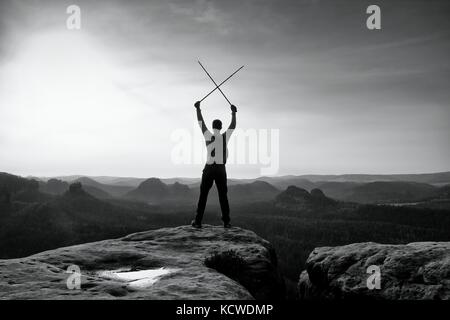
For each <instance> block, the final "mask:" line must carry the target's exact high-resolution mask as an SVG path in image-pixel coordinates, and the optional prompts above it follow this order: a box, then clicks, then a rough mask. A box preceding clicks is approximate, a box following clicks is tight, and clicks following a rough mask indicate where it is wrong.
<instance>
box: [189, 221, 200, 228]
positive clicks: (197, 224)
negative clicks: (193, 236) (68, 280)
mask: <svg viewBox="0 0 450 320" xmlns="http://www.w3.org/2000/svg"><path fill="white" fill-rule="evenodd" d="M191 226H193V227H194V228H197V229H200V228H201V227H202V224H201V223H198V222H197V221H195V220H192V222H191Z"/></svg>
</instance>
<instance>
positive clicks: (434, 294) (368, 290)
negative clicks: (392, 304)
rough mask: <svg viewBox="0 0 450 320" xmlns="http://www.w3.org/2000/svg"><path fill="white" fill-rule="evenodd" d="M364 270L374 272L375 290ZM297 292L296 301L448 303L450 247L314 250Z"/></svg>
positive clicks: (418, 245) (358, 246)
mask: <svg viewBox="0 0 450 320" xmlns="http://www.w3.org/2000/svg"><path fill="white" fill-rule="evenodd" d="M370 266H375V267H372V268H374V269H373V270H376V269H378V268H379V269H378V270H379V280H380V282H379V284H380V286H379V289H378V288H376V286H374V284H375V278H376V277H377V275H376V274H373V273H371V272H374V271H372V270H370V268H369V267H370ZM369 272H370V273H369ZM375 272H376V271H375ZM369 277H370V279H369ZM368 280H369V285H368ZM298 289H299V295H300V299H383V300H428V299H445V300H448V299H450V242H415V243H409V244H406V245H385V244H377V243H372V242H367V243H353V244H349V245H346V246H340V247H321V248H316V249H314V251H313V252H312V253H311V254H310V255H309V257H308V259H307V262H306V270H305V271H303V272H302V273H301V275H300V280H299V284H298Z"/></svg>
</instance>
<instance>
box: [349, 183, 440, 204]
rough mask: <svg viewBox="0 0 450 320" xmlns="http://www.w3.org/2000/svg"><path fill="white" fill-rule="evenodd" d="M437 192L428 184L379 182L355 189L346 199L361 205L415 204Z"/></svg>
mask: <svg viewBox="0 0 450 320" xmlns="http://www.w3.org/2000/svg"><path fill="white" fill-rule="evenodd" d="M436 190H437V188H436V187H433V186H432V185H429V184H426V183H418V182H404V181H403V182H401V181H391V182H383V181H377V182H371V183H366V184H363V185H359V186H356V187H354V188H353V189H352V190H351V192H350V193H349V194H348V195H347V196H346V197H345V198H344V199H345V200H347V201H353V202H359V203H398V202H400V203H401V202H413V201H419V200H422V199H424V198H428V197H430V196H434V195H435V194H436Z"/></svg>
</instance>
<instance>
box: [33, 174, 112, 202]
mask: <svg viewBox="0 0 450 320" xmlns="http://www.w3.org/2000/svg"><path fill="white" fill-rule="evenodd" d="M77 180H78V182H80V183H81V181H83V183H82V185H83V189H84V190H85V191H86V192H87V193H89V194H90V195H92V196H94V197H96V198H99V199H106V198H110V197H111V195H110V194H109V193H107V192H105V191H103V190H102V189H100V188H98V187H96V186H95V185H98V183H97V182H95V181H94V180H91V179H89V178H80V179H77ZM85 183H86V184H85ZM89 183H90V184H89ZM39 190H40V191H41V192H43V193H47V194H52V195H61V194H63V193H65V192H67V191H68V190H69V183H68V182H66V181H62V180H58V179H50V180H48V181H47V182H43V181H40V182H39Z"/></svg>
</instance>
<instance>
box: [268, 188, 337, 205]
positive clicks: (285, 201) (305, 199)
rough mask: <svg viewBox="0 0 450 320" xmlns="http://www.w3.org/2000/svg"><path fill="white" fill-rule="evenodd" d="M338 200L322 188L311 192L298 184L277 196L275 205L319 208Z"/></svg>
mask: <svg viewBox="0 0 450 320" xmlns="http://www.w3.org/2000/svg"><path fill="white" fill-rule="evenodd" d="M336 204H337V202H336V201H335V200H333V199H331V198H328V197H327V196H325V194H324V193H323V192H322V190H320V189H313V190H311V193H310V192H308V191H306V190H305V189H302V188H298V187H296V186H289V187H288V188H287V189H286V190H285V191H283V192H281V193H280V194H279V195H278V196H277V197H276V198H275V205H276V206H278V207H280V208H285V209H290V210H305V209H317V208H325V207H331V206H335V205H336Z"/></svg>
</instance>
